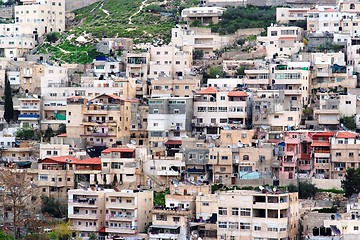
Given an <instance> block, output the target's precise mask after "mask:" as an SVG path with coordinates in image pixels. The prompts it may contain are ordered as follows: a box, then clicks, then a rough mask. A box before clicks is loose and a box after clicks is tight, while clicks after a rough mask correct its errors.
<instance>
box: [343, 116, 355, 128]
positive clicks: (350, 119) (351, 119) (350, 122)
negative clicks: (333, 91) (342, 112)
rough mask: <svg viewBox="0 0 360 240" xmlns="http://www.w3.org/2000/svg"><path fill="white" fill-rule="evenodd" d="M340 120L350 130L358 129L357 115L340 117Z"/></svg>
mask: <svg viewBox="0 0 360 240" xmlns="http://www.w3.org/2000/svg"><path fill="white" fill-rule="evenodd" d="M340 122H341V123H343V124H344V126H345V127H347V128H348V129H349V130H356V120H355V116H344V117H342V118H341V119H340Z"/></svg>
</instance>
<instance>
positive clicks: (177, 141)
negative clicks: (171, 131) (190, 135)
mask: <svg viewBox="0 0 360 240" xmlns="http://www.w3.org/2000/svg"><path fill="white" fill-rule="evenodd" d="M165 144H166V145H181V144H182V141H181V140H169V141H167V142H165Z"/></svg>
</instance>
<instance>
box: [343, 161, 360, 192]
mask: <svg viewBox="0 0 360 240" xmlns="http://www.w3.org/2000/svg"><path fill="white" fill-rule="evenodd" d="M341 187H342V189H343V190H344V192H345V197H350V196H351V195H353V194H358V193H359V192H360V168H357V169H354V168H348V169H346V174H345V179H344V180H342V181H341Z"/></svg>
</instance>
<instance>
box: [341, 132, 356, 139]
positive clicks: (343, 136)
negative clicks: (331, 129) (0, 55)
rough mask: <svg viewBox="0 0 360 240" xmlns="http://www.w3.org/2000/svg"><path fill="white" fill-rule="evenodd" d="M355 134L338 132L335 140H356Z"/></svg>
mask: <svg viewBox="0 0 360 240" xmlns="http://www.w3.org/2000/svg"><path fill="white" fill-rule="evenodd" d="M356 136H357V134H356V133H352V132H338V133H337V134H336V137H337V138H356Z"/></svg>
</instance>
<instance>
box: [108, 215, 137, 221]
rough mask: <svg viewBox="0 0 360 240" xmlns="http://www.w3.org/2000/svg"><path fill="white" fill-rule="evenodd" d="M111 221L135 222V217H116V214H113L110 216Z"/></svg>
mask: <svg viewBox="0 0 360 240" xmlns="http://www.w3.org/2000/svg"><path fill="white" fill-rule="evenodd" d="M109 220H110V221H120V222H132V221H133V220H135V217H134V216H129V215H120V216H118V215H116V214H112V215H111V216H110V219H109Z"/></svg>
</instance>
